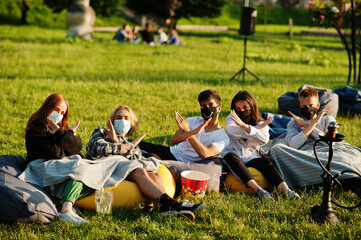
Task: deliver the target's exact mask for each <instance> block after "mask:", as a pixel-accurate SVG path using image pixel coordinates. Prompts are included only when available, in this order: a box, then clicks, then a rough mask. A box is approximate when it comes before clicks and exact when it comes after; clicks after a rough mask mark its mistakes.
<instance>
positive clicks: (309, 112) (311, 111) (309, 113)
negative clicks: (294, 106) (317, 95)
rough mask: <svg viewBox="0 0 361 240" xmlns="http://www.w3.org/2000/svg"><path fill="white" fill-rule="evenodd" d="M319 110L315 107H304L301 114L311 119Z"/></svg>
mask: <svg viewBox="0 0 361 240" xmlns="http://www.w3.org/2000/svg"><path fill="white" fill-rule="evenodd" d="M316 112H317V108H315V107H303V108H301V115H302V116H303V117H304V118H306V119H311V118H312V117H313V116H314V115H315V114H316Z"/></svg>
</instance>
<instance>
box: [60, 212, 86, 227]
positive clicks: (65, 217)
mask: <svg viewBox="0 0 361 240" xmlns="http://www.w3.org/2000/svg"><path fill="white" fill-rule="evenodd" d="M59 218H60V220H61V221H64V222H71V223H75V224H83V223H88V222H89V221H88V220H85V219H84V218H81V217H80V216H78V215H77V214H76V213H74V212H72V211H68V212H66V213H59Z"/></svg>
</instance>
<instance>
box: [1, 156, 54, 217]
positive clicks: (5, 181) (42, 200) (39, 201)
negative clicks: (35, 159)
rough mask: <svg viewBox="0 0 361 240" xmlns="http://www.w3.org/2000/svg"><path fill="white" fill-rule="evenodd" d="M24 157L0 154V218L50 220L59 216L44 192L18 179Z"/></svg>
mask: <svg viewBox="0 0 361 240" xmlns="http://www.w3.org/2000/svg"><path fill="white" fill-rule="evenodd" d="M24 161H25V160H24V158H22V157H21V156H8V155H2V156H0V206H1V208H0V221H2V222H15V221H20V222H37V223H49V222H51V221H52V220H54V219H55V218H56V217H57V216H58V212H57V210H56V207H55V205H54V203H53V202H52V200H51V199H50V197H49V196H48V195H47V194H46V193H45V191H44V190H43V189H42V188H40V187H38V186H36V185H31V184H29V183H26V182H24V181H22V180H20V179H18V178H17V176H18V175H20V173H21V172H22V169H21V167H22V165H23V163H24Z"/></svg>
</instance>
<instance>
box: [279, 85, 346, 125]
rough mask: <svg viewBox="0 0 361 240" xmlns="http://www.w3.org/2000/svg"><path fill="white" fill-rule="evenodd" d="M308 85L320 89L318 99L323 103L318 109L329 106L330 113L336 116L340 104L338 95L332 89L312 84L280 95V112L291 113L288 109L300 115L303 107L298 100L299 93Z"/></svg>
mask: <svg viewBox="0 0 361 240" xmlns="http://www.w3.org/2000/svg"><path fill="white" fill-rule="evenodd" d="M306 87H310V88H314V89H316V90H317V91H318V100H319V102H320V104H321V106H320V108H319V110H318V111H321V110H322V109H323V108H324V107H326V106H327V107H328V108H329V109H332V110H331V112H330V113H329V115H331V116H333V117H334V118H336V116H337V113H338V105H339V100H338V95H337V94H336V93H333V92H332V90H330V89H326V88H319V87H314V86H311V85H302V86H301V87H300V88H299V89H298V92H286V93H285V94H283V95H282V96H280V97H279V98H278V99H277V101H278V112H279V113H280V114H284V115H289V114H288V111H291V112H293V113H294V114H296V115H300V111H301V108H300V104H299V101H298V93H299V92H300V91H301V90H302V89H304V88H306Z"/></svg>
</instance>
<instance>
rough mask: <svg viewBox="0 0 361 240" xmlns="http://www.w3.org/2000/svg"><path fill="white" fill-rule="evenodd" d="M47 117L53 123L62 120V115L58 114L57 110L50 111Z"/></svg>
mask: <svg viewBox="0 0 361 240" xmlns="http://www.w3.org/2000/svg"><path fill="white" fill-rule="evenodd" d="M48 118H50V119H51V120H53V122H54V123H55V124H58V123H60V121H61V120H63V115H61V114H59V113H58V112H55V111H53V112H52V113H50V115H49V116H48Z"/></svg>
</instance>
